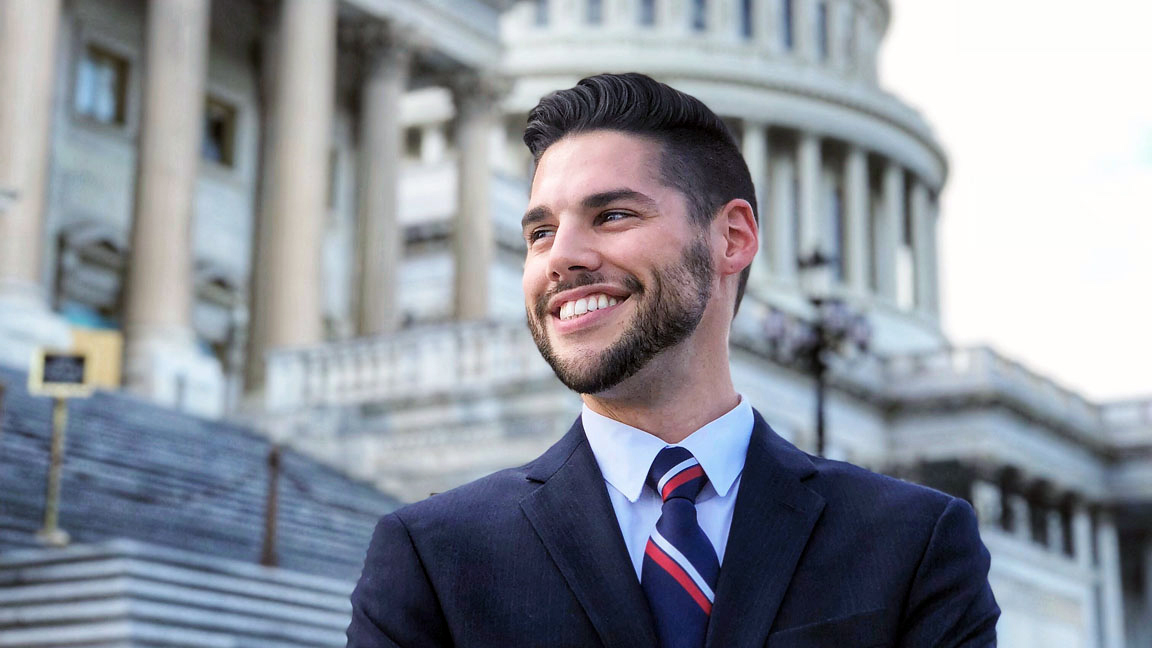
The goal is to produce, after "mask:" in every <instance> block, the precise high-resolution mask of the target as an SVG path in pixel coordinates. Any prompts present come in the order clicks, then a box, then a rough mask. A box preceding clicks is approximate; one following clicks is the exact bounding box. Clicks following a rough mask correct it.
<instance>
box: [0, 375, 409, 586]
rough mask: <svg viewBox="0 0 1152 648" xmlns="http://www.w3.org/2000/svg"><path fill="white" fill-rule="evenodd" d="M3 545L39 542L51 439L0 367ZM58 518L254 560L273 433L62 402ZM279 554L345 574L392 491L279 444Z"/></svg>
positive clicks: (146, 406) (114, 402)
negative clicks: (0, 390)
mask: <svg viewBox="0 0 1152 648" xmlns="http://www.w3.org/2000/svg"><path fill="white" fill-rule="evenodd" d="M0 382H3V383H4V384H5V386H6V389H5V393H4V399H3V403H0V555H7V554H6V553H4V552H8V551H12V550H17V549H21V548H36V547H39V544H38V543H37V541H36V537H35V532H36V530H37V529H38V528H39V527H40V523H41V518H42V515H43V506H44V486H45V480H46V475H47V472H48V445H49V441H50V437H51V409H52V404H51V400H50V399H47V398H39V397H33V396H31V395H29V394H28V392H27V390H26V388H25V382H26V377H25V375H24V374H22V373H18V372H15V371H12V370H10V369H6V368H0ZM68 409H69V414H68V428H67V442H66V451H65V456H64V462H63V468H62V473H61V474H62V478H61V503H60V526H61V528H63V529H64V530H65V531H67V532H68V533H69V534H70V535H71V536H72V540H73V542H75V543H81V544H90V543H101V542H105V541H107V540H112V539H116V538H128V539H133V540H137V541H140V542H144V543H147V544H151V545H157V546H161V547H167V548H173V549H183V550H187V551H192V552H197V553H200V554H206V555H210V556H215V557H219V558H227V559H231V560H238V561H245V562H250V563H257V562H259V561H260V559H261V549H262V546H263V542H264V536H265V530H264V529H265V509H266V504H267V500H268V488H269V462H268V457H269V453H270V451H271V450H272V445H271V443H270V442H269V440H268V439H267V438H266V437H264V436H262V435H259V434H256V433H255V432H253V431H252V430H250V429H248V428H245V427H243V426H240V425H237V424H234V423H229V422H223V421H213V420H208V419H201V418H197V417H194V416H189V415H187V414H183V413H180V412H176V411H172V410H169V409H165V408H163V407H159V406H156V405H153V404H151V403H147V402H144V401H141V400H138V399H136V398H133V397H131V396H128V395H126V394H123V393H119V392H103V391H100V392H96V393H95V394H93V395H92V396H91V397H90V398H85V399H77V400H73V401H70V403H69V408H68ZM280 466H281V468H280V478H279V483H278V488H277V495H278V507H277V508H278V510H277V514H276V516H275V520H276V555H277V558H278V562H277V564H278V565H279V566H281V567H285V568H287V569H291V570H294V571H299V572H305V573H310V574H316V575H321V576H326V577H331V578H338V579H342V580H348V581H352V580H355V578H356V577H357V576H358V575H359V572H360V568H361V565H362V563H363V560H364V554H365V550H366V549H367V546H368V541H369V539H370V538H371V534H372V529H373V527H374V526H375V523H376V520H377V519H379V517H380V516H381V515H383V514H384V513H387V512H389V511H391V510H393V509H395V508H396V506H397V505H398V502H397V500H395V499H394V498H392V497H390V496H388V495H385V494H384V493H382V492H381V491H380V490H378V489H377V488H375V487H373V486H372V485H371V484H369V483H367V482H364V481H360V480H356V479H352V478H350V477H348V476H346V475H345V474H343V473H341V472H340V471H338V470H334V469H332V468H330V467H328V466H325V465H324V464H321V463H320V462H318V461H316V460H314V459H312V458H310V457H307V456H305V455H302V454H300V453H298V452H295V451H293V450H290V449H284V450H282V452H281V459H280Z"/></svg>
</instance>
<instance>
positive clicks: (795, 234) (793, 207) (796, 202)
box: [784, 166, 805, 264]
mask: <svg viewBox="0 0 1152 648" xmlns="http://www.w3.org/2000/svg"><path fill="white" fill-rule="evenodd" d="M792 169H793V171H792V174H793V175H792V186H791V187H790V189H791V191H790V192H789V193H790V194H791V195H790V196H789V198H790V199H791V200H789V201H788V202H789V205H788V207H789V209H788V212H789V214H788V216H789V218H790V219H791V220H792V228H791V229H792V250H793V252H795V256H793V258H791V259H784V263H787V264H795V263H796V260H797V259H798V258H799V257H800V256H801V255H802V254H804V252H805V250H804V249H803V247H802V245H803V241H802V240H801V238H800V227H801V225H800V221H801V218H800V178H799V177H798V176H797V175H796V167H795V166H793V167H792Z"/></svg>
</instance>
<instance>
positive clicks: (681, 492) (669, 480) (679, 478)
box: [648, 447, 708, 502]
mask: <svg viewBox="0 0 1152 648" xmlns="http://www.w3.org/2000/svg"><path fill="white" fill-rule="evenodd" d="M706 483H708V476H707V475H705V474H704V469H703V468H701V467H700V462H699V461H696V457H693V456H692V453H691V452H689V451H688V450H687V449H686V448H677V447H667V448H664V449H663V450H661V451H660V452H659V453H658V454H657V455H656V458H655V459H654V460H652V469H651V470H649V471H648V485H649V486H651V487H652V490H654V491H656V492H657V493H658V494H659V495H660V499H661V500H663V501H665V502H667V501H668V500H669V499H670V498H673V497H683V498H684V499H687V500H688V501H690V502H695V501H696V496H697V495H699V494H700V490H701V489H703V488H704V484H706Z"/></svg>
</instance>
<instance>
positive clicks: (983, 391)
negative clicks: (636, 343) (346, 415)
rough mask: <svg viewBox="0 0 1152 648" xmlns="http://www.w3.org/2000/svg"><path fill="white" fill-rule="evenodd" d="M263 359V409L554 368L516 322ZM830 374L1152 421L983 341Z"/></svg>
mask: <svg viewBox="0 0 1152 648" xmlns="http://www.w3.org/2000/svg"><path fill="white" fill-rule="evenodd" d="M746 307H747V308H750V309H753V308H755V304H754V303H749V304H747V305H746ZM751 319H753V320H754V319H755V316H753V317H751ZM748 321H749V318H747V317H741V318H737V322H738V325H737V326H735V327H734V331H733V344H735V345H737V346H739V347H741V348H742V349H743V350H745V351H749V352H752V353H756V354H758V355H763V356H765V358H768V357H769V351H768V349H767V347H765V346H764V345H763V344H758V343H756V340H755V339H754V337H755V335H754V331H752V330H751V329H750V328H749V327H750V326H752V325H751V324H748ZM741 324H742V325H741ZM267 359H268V363H269V365H268V369H269V371H268V376H269V383H268V389H267V392H266V405H267V407H268V411H269V412H288V411H294V410H296V411H298V410H301V409H307V408H309V407H323V406H332V405H348V404H356V403H369V402H380V401H389V400H395V399H400V398H416V397H422V396H428V395H432V394H438V393H459V392H462V391H469V390H476V389H493V388H499V387H501V386H504V385H508V384H513V383H517V382H522V381H528V380H535V379H539V378H547V377H550V376H551V375H552V372H551V369H550V368H549V367H548V365H547V364H546V363H545V362H544V361H543V359H541V357H540V354H539V351H538V350H537V349H536V346H535V344H533V342H532V339H531V337H530V336H529V335H528V334H527V332H526V330H525V327H524V324H522V323H520V322H491V321H485V322H473V323H457V324H445V325H440V326H429V327H420V328H414V329H410V330H407V331H403V332H401V333H398V334H396V335H393V336H389V337H380V338H365V339H357V340H350V341H347V342H335V343H328V344H324V345H317V346H312V347H303V348H287V349H276V350H273V351H271V352H269V354H268V356H267ZM835 369H836V368H835V367H834V370H835ZM836 373H841V374H842V375H840V376H839V377H838V378H839V380H840V382H842V383H844V385H845V386H856V387H859V388H861V389H864V388H870V389H873V390H874V389H876V388H877V387H876V386H877V385H883V387H882V389H883V390H884V392H885V393H884V394H882V395H883V396H885V397H889V398H893V397H894V398H908V397H912V398H925V397H927V398H931V397H933V396H935V395H939V396H942V397H943V396H949V395H952V396H954V395H956V394H972V393H975V394H976V395H986V396H988V397H995V398H998V399H1004V400H1008V401H1011V402H1012V403H1013V404H1015V405H1018V406H1022V407H1024V408H1026V409H1027V410H1028V411H1029V412H1030V413H1033V414H1035V415H1037V416H1041V417H1044V418H1048V419H1052V420H1056V421H1059V422H1060V423H1061V425H1062V426H1064V427H1066V428H1068V429H1070V430H1072V431H1073V432H1074V433H1075V434H1077V435H1079V436H1080V437H1081V438H1082V439H1083V440H1084V441H1086V442H1090V443H1092V444H1094V445H1095V444H1099V443H1100V441H1101V438H1100V437H1101V434H1106V435H1107V439H1108V441H1116V442H1124V444H1125V445H1131V444H1133V443H1137V442H1140V443H1144V444H1146V443H1148V434H1147V430H1148V429H1149V427H1152V400H1149V401H1131V402H1123V403H1114V404H1105V405H1098V404H1095V403H1092V402H1090V401H1088V400H1086V399H1085V398H1083V397H1081V396H1079V395H1078V394H1076V393H1075V392H1073V391H1071V390H1068V389H1066V388H1064V387H1062V386H1060V385H1059V384H1057V383H1055V382H1054V381H1052V380H1050V379H1048V378H1045V377H1044V376H1041V375H1039V374H1037V373H1034V372H1032V371H1029V370H1028V369H1027V368H1025V367H1024V366H1022V365H1021V364H1019V363H1017V362H1014V361H1012V360H1009V359H1007V358H1005V357H1003V356H1001V355H999V354H997V353H996V352H994V351H993V350H991V349H989V348H987V347H972V348H950V349H943V350H940V351H933V352H926V353H918V354H910V355H902V356H892V357H886V358H875V357H874V356H865V357H863V358H859V359H857V360H856V361H855V362H854V363H853V364H852V365H851V366H846V367H844V368H842V370H840V371H838V372H836ZM835 378H837V377H836V376H834V379H835ZM869 386H870V387H869Z"/></svg>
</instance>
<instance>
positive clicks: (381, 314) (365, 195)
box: [347, 24, 412, 336]
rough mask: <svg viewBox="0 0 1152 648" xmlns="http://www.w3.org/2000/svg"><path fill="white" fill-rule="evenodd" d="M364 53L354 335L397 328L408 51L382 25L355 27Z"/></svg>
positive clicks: (409, 55)
mask: <svg viewBox="0 0 1152 648" xmlns="http://www.w3.org/2000/svg"><path fill="white" fill-rule="evenodd" d="M347 36H348V37H350V38H353V39H355V40H356V41H357V44H358V45H360V46H361V47H362V48H363V50H364V65H365V67H364V79H363V81H362V85H361V89H360V156H359V160H358V168H357V172H358V173H357V184H358V186H357V195H358V205H357V209H358V219H359V227H360V232H359V236H358V237H357V238H358V243H359V249H358V253H359V260H358V261H359V262H358V267H359V281H358V286H357V288H358V290H359V297H360V298H359V311H358V321H357V332H358V334H359V335H364V336H367V335H381V334H387V333H391V332H393V331H396V330H397V329H398V328H399V327H400V309H399V308H398V306H397V303H396V293H397V290H396V287H397V282H398V280H399V277H398V273H399V267H400V262H401V260H402V258H403V255H404V231H403V228H401V227H400V224H399V222H398V218H399V202H398V187H399V179H400V160H401V159H402V158H403V142H402V137H403V131H402V125H401V123H400V102H401V100H402V99H403V97H404V91H405V89H406V88H407V87H408V71H409V65H410V62H411V58H412V56H411V51H410V50H409V49H408V47H407V45H406V44H404V43H402V42H399V41H398V40H397V34H396V33H395V32H392V31H390V30H388V29H387V28H386V27H385V26H383V25H379V24H376V25H374V26H373V27H367V28H366V27H364V26H363V25H360V26H358V28H356V29H355V33H349V34H347Z"/></svg>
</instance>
